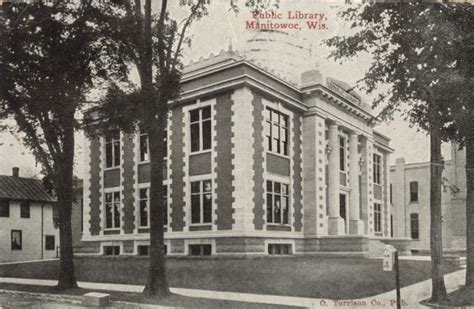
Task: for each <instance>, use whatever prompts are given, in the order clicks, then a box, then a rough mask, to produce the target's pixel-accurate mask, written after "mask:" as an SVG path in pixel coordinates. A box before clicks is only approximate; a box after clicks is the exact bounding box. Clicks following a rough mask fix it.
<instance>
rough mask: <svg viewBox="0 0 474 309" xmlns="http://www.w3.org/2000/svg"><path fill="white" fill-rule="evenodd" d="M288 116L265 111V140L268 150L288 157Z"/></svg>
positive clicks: (268, 110) (269, 109) (269, 110)
mask: <svg viewBox="0 0 474 309" xmlns="http://www.w3.org/2000/svg"><path fill="white" fill-rule="evenodd" d="M288 119H289V118H288V116H287V115H285V114H282V113H280V112H278V111H276V110H274V109H271V108H269V107H267V108H266V109H265V138H266V141H267V142H266V144H267V150H268V151H270V152H274V153H277V154H282V155H285V156H286V155H288Z"/></svg>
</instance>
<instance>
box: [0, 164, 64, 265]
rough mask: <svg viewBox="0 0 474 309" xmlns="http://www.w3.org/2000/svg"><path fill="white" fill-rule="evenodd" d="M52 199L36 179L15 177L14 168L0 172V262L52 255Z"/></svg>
mask: <svg viewBox="0 0 474 309" xmlns="http://www.w3.org/2000/svg"><path fill="white" fill-rule="evenodd" d="M54 203H55V199H54V198H53V197H52V196H51V195H49V194H48V193H47V192H46V190H45V189H44V188H43V185H42V183H41V181H40V180H38V179H32V178H23V177H19V169H18V168H13V175H12V176H5V175H0V262H12V261H26V260H40V259H50V258H54V257H56V247H57V246H58V243H59V229H58V228H56V227H55V225H54V219H53V204H54Z"/></svg>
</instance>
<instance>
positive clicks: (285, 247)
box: [268, 244, 291, 255]
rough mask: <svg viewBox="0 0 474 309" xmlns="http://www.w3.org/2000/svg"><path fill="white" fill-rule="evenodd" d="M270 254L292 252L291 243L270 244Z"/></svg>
mask: <svg viewBox="0 0 474 309" xmlns="http://www.w3.org/2000/svg"><path fill="white" fill-rule="evenodd" d="M268 254H271V255H288V254H291V244H268Z"/></svg>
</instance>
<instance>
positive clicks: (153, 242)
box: [139, 0, 169, 297]
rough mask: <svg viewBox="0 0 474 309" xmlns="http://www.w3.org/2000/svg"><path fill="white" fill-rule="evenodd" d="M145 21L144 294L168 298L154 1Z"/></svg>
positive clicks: (162, 106)
mask: <svg viewBox="0 0 474 309" xmlns="http://www.w3.org/2000/svg"><path fill="white" fill-rule="evenodd" d="M144 10H145V11H144V19H143V37H142V51H141V61H140V64H139V71H140V78H141V86H142V114H143V120H144V125H145V130H146V132H147V133H148V145H149V150H150V196H149V198H150V251H149V253H150V264H149V269H148V278H147V282H146V285H145V289H144V290H143V293H144V294H145V295H147V296H160V297H164V296H167V295H169V287H168V281H167V278H166V267H165V255H164V231H163V223H164V209H165V205H164V203H163V195H164V191H163V164H164V160H163V159H164V156H165V151H164V150H165V147H164V137H165V128H166V121H167V114H166V111H167V104H168V101H167V100H160V98H159V94H158V92H157V91H156V90H155V85H154V84H153V70H152V67H153V58H152V33H151V24H152V15H151V0H146V2H145V8H144Z"/></svg>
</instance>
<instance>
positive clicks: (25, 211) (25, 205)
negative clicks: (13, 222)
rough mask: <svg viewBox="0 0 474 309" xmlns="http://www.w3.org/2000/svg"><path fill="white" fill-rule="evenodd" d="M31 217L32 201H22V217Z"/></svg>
mask: <svg viewBox="0 0 474 309" xmlns="http://www.w3.org/2000/svg"><path fill="white" fill-rule="evenodd" d="M29 217H30V202H28V201H22V202H21V203H20V218H29Z"/></svg>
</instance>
